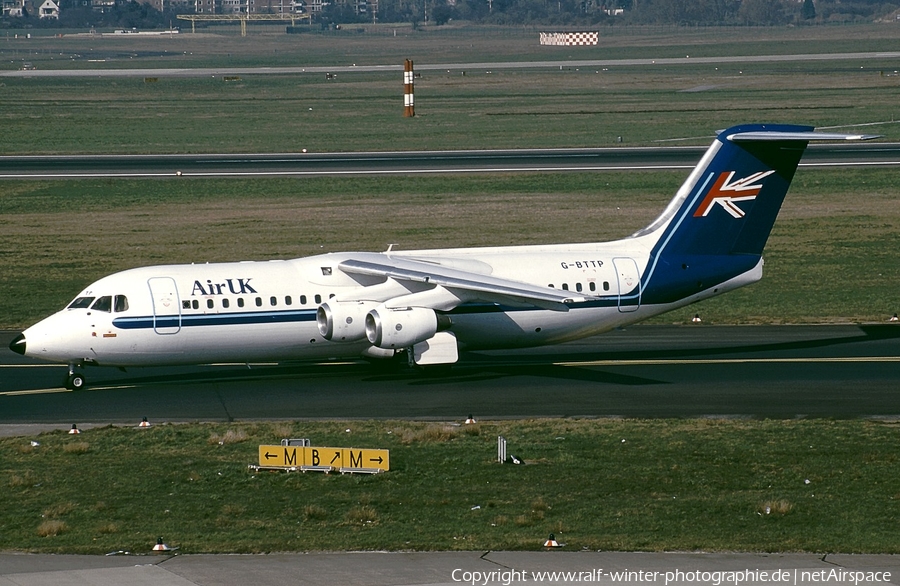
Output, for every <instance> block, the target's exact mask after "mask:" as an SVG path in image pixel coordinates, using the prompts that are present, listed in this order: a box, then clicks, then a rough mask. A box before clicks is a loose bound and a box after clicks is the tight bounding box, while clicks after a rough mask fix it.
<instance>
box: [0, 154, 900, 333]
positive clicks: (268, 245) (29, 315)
mask: <svg viewBox="0 0 900 586" xmlns="http://www.w3.org/2000/svg"><path fill="white" fill-rule="evenodd" d="M684 176H685V172H630V173H625V172H614V173H612V172H611V173H547V174H514V175H508V176H446V177H415V178H403V177H376V178H371V177H359V178H304V179H231V180H225V179H221V180H210V179H188V178H183V179H178V180H176V179H171V180H149V181H148V180H118V179H117V180H66V181H4V182H0V209H2V210H3V214H2V215H0V254H2V258H3V261H2V262H3V270H2V271H0V326H2V327H7V328H12V327H24V326H26V325H30V324H31V323H34V322H35V321H36V320H38V319H40V318H42V317H44V316H46V315H48V314H50V313H52V312H54V311H56V310H58V309H59V308H61V307H62V306H63V305H64V304H65V303H67V302H68V301H71V299H72V298H74V296H75V295H76V294H77V293H78V292H79V291H81V290H82V289H83V288H84V287H86V286H87V285H88V284H90V283H91V282H92V281H94V280H96V279H97V278H99V277H101V276H104V275H107V274H109V273H112V272H115V271H117V270H122V269H126V268H131V267H134V266H141V265H151V264H168V263H190V262H217V261H228V260H264V259H271V258H282V259H283V258H294V257H300V256H306V255H310V254H319V253H323V252H333V251H342V250H344V251H346V250H385V249H387V247H388V245H389V244H391V243H395V244H397V248H398V249H406V250H410V249H417V248H447V247H460V246H462V247H465V246H490V245H507V244H540V243H553V242H590V241H602V240H611V239H616V238H622V237H624V236H627V235H628V234H631V233H632V232H634V231H635V230H637V229H639V228H641V227H643V226H645V225H647V224H648V223H649V222H650V221H652V220H653V219H654V218H655V217H656V216H657V215H658V214H659V213H660V212H661V211H662V209H663V208H664V207H665V205H666V204H667V203H668V201H669V199H670V198H671V197H672V195H673V194H674V193H675V190H676V189H677V187H678V185H680V184H681V182H682V181H683V180H684ZM895 181H896V171H894V170H892V169H865V170H823V169H801V170H800V171H799V172H798V173H797V176H796V178H795V180H794V184H793V186H792V188H791V192H790V193H789V194H788V197H787V199H786V201H785V205H784V208H783V209H782V212H781V215H780V216H779V219H778V221H777V222H776V224H775V229H774V230H773V232H772V236H771V238H770V241H769V244H768V246H767V248H766V252H765V255H766V260H767V264H766V270H765V275H764V277H763V280H762V281H761V282H760V283H759V284H757V285H754V286H752V287H749V288H745V289H741V290H739V291H735V292H733V293H729V294H728V295H725V296H722V297H719V298H715V299H712V300H709V301H706V302H704V303H703V304H701V305H697V306H692V307H689V308H686V309H684V310H681V311H680V312H675V313H671V314H667V315H664V316H661V317H660V318H657V322H663V323H670V322H675V323H681V322H686V321H687V320H689V319H690V317H691V316H692V315H693V313H694V312H695V311H701V312H702V313H703V317H704V322H707V323H779V322H795V323H796V322H802V323H811V322H812V323H815V322H836V321H837V322H840V321H850V322H860V321H880V320H883V319H885V318H887V317H888V316H890V315H892V314H893V313H894V312H896V311H900V299H898V297H897V291H898V290H900V269H898V266H897V262H896V258H895V256H896V254H895V253H896V250H898V249H900V206H898V205H897V198H898V194H897V192H896V189H895Z"/></svg>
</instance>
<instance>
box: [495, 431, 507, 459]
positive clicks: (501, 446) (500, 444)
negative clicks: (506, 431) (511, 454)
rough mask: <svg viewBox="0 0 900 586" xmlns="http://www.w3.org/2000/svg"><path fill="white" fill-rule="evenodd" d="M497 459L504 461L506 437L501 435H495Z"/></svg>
mask: <svg viewBox="0 0 900 586" xmlns="http://www.w3.org/2000/svg"><path fill="white" fill-rule="evenodd" d="M497 461H498V462H500V463H501V464H503V463H504V462H506V438H505V437H503V436H502V435H498V436H497Z"/></svg>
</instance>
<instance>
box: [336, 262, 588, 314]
mask: <svg viewBox="0 0 900 586" xmlns="http://www.w3.org/2000/svg"><path fill="white" fill-rule="evenodd" d="M448 264H456V265H458V266H460V265H461V266H466V265H467V264H468V265H471V266H476V265H482V264H483V263H479V262H478V261H467V260H454V259H434V260H431V259H428V260H425V259H410V258H402V257H398V256H394V255H386V254H384V255H381V254H372V255H358V256H357V257H355V258H349V259H346V260H344V261H342V262H341V263H340V264H338V269H339V270H340V271H342V272H344V273H346V274H348V275H350V276H351V277H355V278H357V277H358V278H361V279H359V280H360V281H361V282H362V281H364V280H369V281H371V279H370V278H371V277H376V278H379V280H381V279H383V280H384V281H383V282H381V283H379V284H374V285H370V286H367V287H363V288H361V289H360V290H358V291H357V292H355V293H354V294H352V295H350V296H348V295H342V296H341V297H340V299H339V301H360V300H372V301H379V302H385V303H387V304H388V305H389V306H391V307H401V306H410V305H416V306H424V307H431V308H432V309H438V310H442V311H449V310H450V309H453V308H454V307H456V306H457V305H460V304H461V303H466V302H472V301H485V302H490V303H501V304H516V305H521V304H526V305H533V306H537V307H541V308H544V309H551V310H555V311H568V309H569V308H568V304H570V303H578V302H581V301H585V300H587V297H583V296H581V297H575V296H572V292H571V291H565V290H557V289H552V288H550V287H541V286H538V285H532V284H530V283H523V282H520V281H514V280H511V279H503V278H498V277H493V276H491V275H489V274H484V273H482V272H476V271H473V270H466V269H461V268H458V267H457V266H447V265H448ZM484 266H485V267H487V265H484ZM488 268H489V267H488Z"/></svg>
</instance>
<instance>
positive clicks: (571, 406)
mask: <svg viewBox="0 0 900 586" xmlns="http://www.w3.org/2000/svg"><path fill="white" fill-rule="evenodd" d="M13 335H14V333H13V332H4V333H3V334H2V335H0V348H2V349H3V350H2V354H0V424H23V423H42V424H54V425H57V426H67V425H71V424H72V423H79V424H81V423H88V422H94V423H105V422H124V423H128V422H131V423H133V422H136V421H140V420H141V418H142V417H148V418H150V419H151V420H152V421H194V420H204V421H230V420H254V419H274V418H278V419H282V418H283V419H302V418H386V419H389V418H412V419H450V420H459V419H462V418H465V417H466V416H467V415H469V414H474V415H475V416H476V417H478V418H511V417H520V418H521V417H576V416H586V417H604V416H626V417H703V416H735V417H743V416H750V417H779V418H791V417H797V416H813V417H896V416H898V415H900V393H897V384H898V380H900V325H897V324H893V323H886V324H872V325H859V326H857V325H821V326H706V325H702V324H701V325H696V326H695V325H691V326H653V325H650V326H647V325H643V326H633V327H631V328H628V329H627V330H622V331H614V332H610V333H608V334H605V335H602V336H597V337H594V338H589V339H586V340H582V341H579V342H573V343H569V344H562V345H559V346H550V347H544V348H535V349H528V350H517V351H492V352H477V353H471V354H465V355H463V356H462V358H461V360H460V362H459V363H458V364H457V365H455V366H454V367H453V368H452V369H451V370H449V371H441V372H439V373H436V374H427V373H425V374H423V373H421V372H418V371H411V370H405V369H404V370H401V371H399V372H390V371H384V370H381V369H379V368H377V367H372V366H371V365H369V364H366V363H364V362H318V363H296V364H272V365H253V366H251V367H250V368H248V367H247V366H246V365H218V366H200V367H178V368H135V369H129V370H128V372H121V371H119V370H117V369H112V368H88V369H87V370H86V375H87V378H88V384H89V385H91V387H90V388H89V389H87V390H82V391H77V392H72V391H66V390H64V389H63V388H62V387H61V383H62V380H63V378H64V375H65V373H66V368H65V367H64V366H61V365H42V364H39V363H37V362H35V361H32V360H29V359H25V358H23V357H21V356H18V355H17V354H14V353H12V352H11V351H9V350H8V349H7V345H8V343H9V341H10V340H11V339H12V337H13Z"/></svg>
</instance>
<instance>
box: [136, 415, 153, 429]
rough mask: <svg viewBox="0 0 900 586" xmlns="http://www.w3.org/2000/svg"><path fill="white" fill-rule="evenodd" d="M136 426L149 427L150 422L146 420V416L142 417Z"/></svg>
mask: <svg viewBox="0 0 900 586" xmlns="http://www.w3.org/2000/svg"><path fill="white" fill-rule="evenodd" d="M138 427H150V422H149V421H147V418H146V417H144V418H143V419H141V422H140V423H139V424H138Z"/></svg>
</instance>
